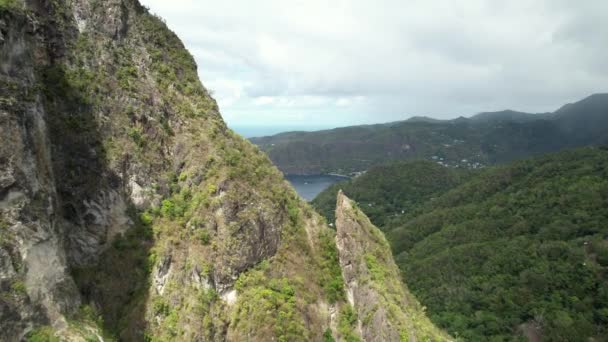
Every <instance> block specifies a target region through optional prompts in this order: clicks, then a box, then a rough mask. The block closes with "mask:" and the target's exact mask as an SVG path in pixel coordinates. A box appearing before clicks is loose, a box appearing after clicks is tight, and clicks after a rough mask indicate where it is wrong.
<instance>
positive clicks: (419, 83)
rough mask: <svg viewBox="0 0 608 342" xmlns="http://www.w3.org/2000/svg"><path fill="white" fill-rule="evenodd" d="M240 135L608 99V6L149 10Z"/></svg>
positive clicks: (521, 2) (499, 3) (416, 1)
mask: <svg viewBox="0 0 608 342" xmlns="http://www.w3.org/2000/svg"><path fill="white" fill-rule="evenodd" d="M142 3H144V4H145V5H147V6H149V7H150V8H151V11H152V12H154V13H156V14H159V15H160V16H162V17H163V18H165V19H166V21H167V24H168V25H169V27H170V28H171V29H172V30H174V31H175V32H176V33H177V34H178V35H179V36H180V37H181V38H182V40H183V41H184V43H185V44H186V46H187V48H188V49H189V50H190V52H191V53H192V54H193V55H194V56H195V58H196V60H197V63H198V65H199V74H200V77H201V79H202V81H203V84H204V85H205V86H206V87H207V88H209V89H210V90H212V91H213V92H214V96H215V97H216V99H217V100H218V102H219V104H220V109H221V111H222V114H223V116H224V118H225V119H226V121H227V122H228V123H229V124H230V125H233V126H247V125H259V126H268V125H270V126H283V127H287V126H289V127H298V126H301V127H310V126H318V127H330V126H343V125H352V124H361V123H377V122H387V121H394V120H402V119H406V118H408V117H411V116H414V115H427V116H431V117H435V118H453V117H457V116H460V115H463V116H470V115H472V114H474V113H477V112H480V111H490V110H501V109H505V108H511V109H516V110H522V111H530V112H542V111H553V110H555V109H557V107H559V106H560V105H561V104H564V103H566V102H571V101H576V100H579V99H581V98H583V97H585V96H587V95H590V94H592V93H596V92H606V91H608V25H606V23H607V22H608V1H606V0H581V1H571V0H509V1H506V0H485V1H484V0H395V1H393V0H382V1H379V0H374V1H372V0H365V1H363V0H350V1H347V0H331V1H326V0H303V1H301V0H256V1H251V0H242V1H235V0H222V1H217V0H214V1H208V0H171V1H167V0H142Z"/></svg>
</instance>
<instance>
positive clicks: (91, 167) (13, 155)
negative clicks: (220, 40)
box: [0, 0, 356, 341]
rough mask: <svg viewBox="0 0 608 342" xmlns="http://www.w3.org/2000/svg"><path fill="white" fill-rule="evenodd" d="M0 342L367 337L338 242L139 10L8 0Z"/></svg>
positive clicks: (0, 23)
mask: <svg viewBox="0 0 608 342" xmlns="http://www.w3.org/2000/svg"><path fill="white" fill-rule="evenodd" d="M0 136H1V137H2V144H0V340H2V341H19V340H24V339H27V338H30V337H38V338H42V339H43V340H44V339H49V338H50V337H52V336H59V337H60V338H61V339H62V340H73V341H83V340H107V341H109V340H116V339H119V340H124V341H144V340H145V341H168V340H180V341H222V340H230V341H244V340H248V341H256V340H257V341H270V340H280V341H283V340H288V341H309V340H313V341H318V340H322V339H325V340H326V341H331V340H333V339H334V338H335V339H338V340H349V339H350V340H352V338H355V336H356V335H355V333H356V332H355V331H354V327H353V326H352V324H351V322H352V317H353V316H352V314H353V312H352V309H351V308H350V305H348V304H347V303H346V297H345V292H344V286H343V280H342V272H341V268H340V265H339V263H338V254H337V250H336V246H335V243H334V232H333V231H331V230H330V229H329V228H328V227H327V226H326V225H325V223H324V222H323V220H322V219H321V218H320V217H319V216H318V215H317V214H316V213H314V211H313V210H312V209H310V208H309V207H308V206H307V205H306V204H305V203H304V202H302V201H300V200H299V198H298V196H297V195H296V194H295V192H294V191H293V189H291V187H290V186H289V185H288V184H287V183H286V182H285V181H284V179H283V177H282V175H281V173H280V172H279V171H278V170H277V169H276V168H275V167H273V166H272V164H271V163H270V161H269V160H268V158H267V157H266V156H265V155H264V154H263V153H262V152H260V151H259V150H258V149H257V148H255V147H253V146H252V145H251V144H250V143H248V142H247V141H245V140H244V139H242V138H241V137H239V136H237V135H235V134H234V133H232V132H231V131H230V130H229V129H227V128H226V126H225V124H224V122H223V121H222V119H221V116H220V114H219V111H218V107H217V105H216V103H215V101H214V100H213V99H212V98H211V97H210V96H209V93H208V92H207V90H206V89H205V88H204V87H203V86H202V85H201V84H200V82H199V80H198V76H197V72H196V65H195V63H194V61H193V59H192V57H191V56H190V54H189V53H188V52H187V51H186V50H185V49H184V47H183V45H182V43H181V42H180V40H179V39H178V38H177V37H176V36H175V35H174V34H173V33H172V32H171V31H169V30H168V29H167V27H166V26H165V24H164V23H163V21H162V20H161V19H159V18H157V17H156V16H154V15H152V14H150V13H149V12H148V11H147V10H146V9H145V8H144V7H142V6H141V5H140V4H139V3H138V2H137V1H136V0H107V1H95V0H27V1H23V0H5V1H0Z"/></svg>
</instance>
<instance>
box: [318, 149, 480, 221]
mask: <svg viewBox="0 0 608 342" xmlns="http://www.w3.org/2000/svg"><path fill="white" fill-rule="evenodd" d="M478 172H479V171H478ZM473 174H475V172H474V171H471V170H467V169H463V168H447V167H444V166H441V165H439V164H437V163H434V162H430V161H425V160H417V161H399V162H395V163H392V164H388V165H380V166H374V167H372V168H371V169H370V170H369V171H367V172H366V173H365V174H363V175H361V176H360V177H357V178H354V179H350V180H347V181H343V182H339V183H335V184H333V185H332V186H330V187H329V188H328V189H326V190H324V191H323V192H321V193H320V194H319V195H318V196H317V197H316V198H315V199H314V201H313V202H312V204H313V206H314V207H315V209H317V211H318V212H319V213H320V214H322V215H323V216H325V217H326V218H327V220H328V221H329V222H333V221H334V220H335V219H334V212H335V210H336V206H335V205H336V201H335V198H336V196H337V194H338V192H339V190H343V191H344V192H345V193H346V194H348V196H350V197H351V198H353V199H355V200H356V201H357V202H358V203H359V205H361V207H362V208H363V210H364V211H365V214H366V215H367V216H368V217H369V218H370V220H371V221H372V222H373V223H374V224H375V225H377V226H378V227H381V228H384V227H385V226H386V224H387V223H388V222H390V220H391V218H392V217H395V216H398V215H402V214H403V213H408V214H409V213H410V212H411V211H412V210H414V209H415V208H417V207H418V206H419V205H420V204H422V203H424V202H426V201H428V200H429V199H431V198H432V197H437V196H439V195H440V194H442V193H444V192H445V191H447V190H449V189H452V188H454V187H456V186H457V185H460V184H462V183H463V182H464V181H466V180H468V179H469V178H470V177H471V176H472V175H473Z"/></svg>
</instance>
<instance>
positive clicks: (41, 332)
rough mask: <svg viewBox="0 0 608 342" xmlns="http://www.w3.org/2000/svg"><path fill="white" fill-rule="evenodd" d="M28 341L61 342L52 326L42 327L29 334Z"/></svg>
mask: <svg viewBox="0 0 608 342" xmlns="http://www.w3.org/2000/svg"><path fill="white" fill-rule="evenodd" d="M27 342H60V340H59V338H58V337H56V336H55V331H54V330H53V328H52V327H41V328H38V329H36V330H34V331H32V332H30V333H29V334H28V335H27Z"/></svg>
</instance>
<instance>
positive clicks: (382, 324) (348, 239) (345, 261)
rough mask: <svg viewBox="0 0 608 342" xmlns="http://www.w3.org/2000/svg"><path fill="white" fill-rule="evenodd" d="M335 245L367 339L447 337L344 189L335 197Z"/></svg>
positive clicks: (388, 250)
mask: <svg viewBox="0 0 608 342" xmlns="http://www.w3.org/2000/svg"><path fill="white" fill-rule="evenodd" d="M336 230H337V235H336V245H337V247H338V254H339V258H340V266H341V267H342V274H343V276H344V283H345V287H346V292H347V298H348V302H349V304H350V305H351V306H352V308H353V309H354V311H355V314H356V317H357V328H358V329H357V330H358V332H359V334H360V335H361V338H362V339H363V340H364V341H400V340H401V341H402V340H410V341H415V340H417V339H420V340H427V339H429V340H434V341H448V340H449V337H448V336H447V335H446V334H444V333H442V332H441V331H440V330H439V329H438V328H436V327H435V326H433V325H432V323H431V322H430V321H429V320H428V318H427V317H426V316H425V314H424V311H423V310H422V308H421V307H420V304H419V303H418V302H417V301H416V300H415V298H414V297H413V296H412V295H411V294H409V292H408V291H407V289H406V287H405V286H404V285H403V283H402V282H401V280H400V276H399V270H398V269H397V265H396V264H395V261H394V260H393V257H392V254H391V250H390V246H389V244H388V242H387V241H386V239H385V238H384V235H383V234H382V232H381V231H380V230H379V229H378V228H376V227H375V226H374V225H373V224H372V223H371V222H370V220H369V219H368V218H367V216H365V214H364V213H363V212H362V211H361V210H360V209H359V208H358V207H357V204H356V203H355V202H353V201H352V200H350V199H349V198H348V197H347V196H346V195H345V194H344V192H342V191H341V190H340V191H338V196H337V199H336Z"/></svg>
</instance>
